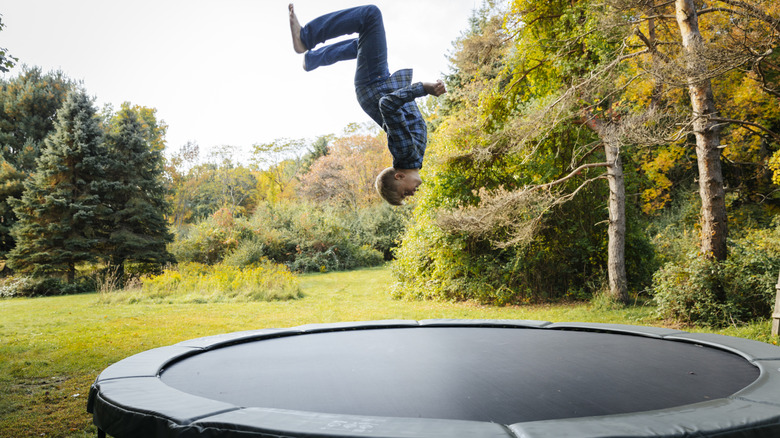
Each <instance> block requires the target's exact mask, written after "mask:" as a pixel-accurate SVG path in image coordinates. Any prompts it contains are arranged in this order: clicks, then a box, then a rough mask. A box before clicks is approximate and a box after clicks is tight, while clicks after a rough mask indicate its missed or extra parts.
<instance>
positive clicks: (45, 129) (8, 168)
mask: <svg viewBox="0 0 780 438" xmlns="http://www.w3.org/2000/svg"><path fill="white" fill-rule="evenodd" d="M73 87H74V83H73V81H71V80H70V79H68V78H67V77H65V75H64V74H63V73H62V72H49V73H45V74H44V73H43V72H42V71H41V69H40V68H39V67H32V68H27V67H24V68H23V70H22V72H21V73H20V74H19V76H17V77H15V78H12V79H10V80H8V81H4V80H0V155H1V156H0V158H2V159H1V160H0V161H2V164H1V165H0V257H2V258H5V256H6V254H7V252H8V251H9V250H11V249H12V248H13V247H14V239H13V237H12V236H11V234H10V231H9V230H10V228H11V227H12V226H13V225H14V223H16V215H15V214H14V212H13V209H12V208H11V206H10V205H9V204H8V199H9V198H20V197H21V196H22V193H23V191H24V185H23V182H24V180H26V179H27V178H28V177H29V175H30V174H31V173H32V172H34V171H35V165H36V160H37V158H38V156H39V155H40V151H41V149H42V148H43V141H44V138H46V136H47V135H49V134H50V133H51V132H53V131H54V119H55V116H56V114H57V110H58V109H59V108H60V107H61V106H62V104H63V102H64V101H65V98H66V97H67V94H68V92H69V90H71V89H72V88H73Z"/></svg>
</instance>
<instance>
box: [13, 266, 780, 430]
mask: <svg viewBox="0 0 780 438" xmlns="http://www.w3.org/2000/svg"><path fill="white" fill-rule="evenodd" d="M391 281H392V280H391V276H390V271H389V269H387V268H375V269H366V270H360V271H353V272H342V273H331V274H314V275H305V276H302V277H301V286H302V288H303V292H304V294H305V296H304V298H302V299H298V300H291V301H276V302H262V303H212V304H143V303H142V304H100V301H99V296H98V295H97V294H90V295H75V296H63V297H51V298H33V299H21V298H14V299H4V300H0V437H38V436H45V437H87V436H95V435H94V434H95V433H96V429H95V428H94V427H93V426H92V419H91V416H90V415H89V414H87V413H86V403H87V395H88V393H89V387H90V384H91V383H92V382H93V381H94V379H95V378H96V377H97V375H98V374H99V373H100V372H101V371H102V370H103V369H105V368H106V367H108V366H109V365H111V364H112V363H114V362H117V361H119V360H121V359H123V358H125V357H127V356H130V355H133V354H135V353H138V352H141V351H144V350H148V349H151V348H154V347H159V346H164V345H170V344H173V343H176V342H179V341H183V340H186V339H191V338H196V337H201V336H209V335H214V334H218V333H226V332H231V331H238V330H251V329H259V328H267V327H292V326H297V325H301V324H309V323H327V322H340V321H362V320H380V319H412V320H418V319H434V318H462V319H531V320H547V321H554V322H559V321H581V322H609V323H618V324H637V325H657V326H660V325H663V323H662V322H661V321H658V320H657V319H656V318H654V317H653V308H652V307H650V306H633V307H628V308H625V309H620V310H605V309H595V308H593V307H592V306H590V305H588V304H561V305H540V306H524V307H488V306H479V305H475V304H473V303H442V302H431V301H426V302H412V301H398V300H394V299H392V298H390V296H389V294H388V291H387V290H388V286H389V284H390V282H391ZM769 324H770V323H769V322H768V321H763V322H757V323H754V324H751V325H748V326H744V327H731V328H727V329H724V330H720V331H717V332H718V333H722V334H728V335H732V336H740V337H746V338H752V339H757V340H760V341H763V342H770V341H771V339H770V337H769ZM691 331H693V330H691Z"/></svg>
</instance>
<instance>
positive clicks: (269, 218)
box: [171, 204, 405, 272]
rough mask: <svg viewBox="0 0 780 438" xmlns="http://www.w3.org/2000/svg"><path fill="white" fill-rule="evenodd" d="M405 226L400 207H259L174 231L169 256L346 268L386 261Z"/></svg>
mask: <svg viewBox="0 0 780 438" xmlns="http://www.w3.org/2000/svg"><path fill="white" fill-rule="evenodd" d="M399 210H400V211H399ZM404 225H405V219H404V211H403V209H391V208H389V207H387V206H375V207H368V208H366V209H363V210H357V211H349V210H343V209H336V208H332V207H328V206H315V205H309V204H261V205H260V206H258V208H257V210H256V212H255V214H254V215H253V216H252V218H250V219H249V220H239V219H236V220H231V221H227V222H226V221H224V220H220V221H217V220H215V218H211V219H209V220H206V221H203V222H201V223H200V224H198V225H196V226H193V227H192V228H191V229H190V230H188V231H187V232H186V233H179V235H178V238H177V241H176V242H175V243H174V245H172V249H171V252H172V253H173V254H174V255H175V256H176V259H177V260H178V261H180V262H197V263H206V264H215V263H220V262H222V263H224V264H225V265H228V266H234V267H242V266H250V265H252V264H254V263H257V262H258V261H259V260H261V259H269V260H273V261H274V262H276V263H283V264H285V265H287V266H288V267H289V268H290V269H292V270H293V271H296V272H322V271H336V270H346V269H354V268H360V267H371V266H376V265H378V264H380V263H382V262H383V260H386V259H387V258H389V257H390V256H391V254H392V249H393V247H394V246H395V245H396V243H397V242H398V240H399V238H400V234H401V233H402V232H403V229H404Z"/></svg>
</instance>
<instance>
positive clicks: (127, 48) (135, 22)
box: [0, 0, 482, 156]
mask: <svg viewBox="0 0 780 438" xmlns="http://www.w3.org/2000/svg"><path fill="white" fill-rule="evenodd" d="M366 1H367V0H366ZM366 1H355V0H298V1H295V2H294V3H295V9H296V12H297V13H298V17H299V19H300V21H301V24H305V23H306V22H308V21H309V20H311V19H313V18H315V17H317V16H318V15H321V14H324V13H327V12H330V11H334V10H338V9H343V8H347V7H352V6H358V5H361V4H364V3H366ZM372 3H373V4H376V5H377V6H379V7H380V9H382V12H383V16H384V20H385V30H386V32H387V38H388V52H389V63H390V70H391V71H395V70H398V69H401V68H408V67H411V68H414V71H415V80H426V81H427V80H435V79H438V78H441V77H443V75H444V74H445V73H447V72H448V71H449V61H448V60H447V55H448V54H450V53H451V51H452V42H453V41H454V40H455V39H456V38H458V37H459V36H460V35H461V33H462V32H464V31H465V30H466V28H467V27H468V18H469V17H470V15H471V13H472V11H473V10H474V9H475V8H478V7H479V6H480V5H481V3H482V0H375V1H373V2H372ZM287 4H288V1H287V0H284V1H281V0H134V1H118V0H4V1H3V2H2V4H1V5H0V14H2V15H3V22H4V23H5V25H6V27H5V29H4V30H3V31H2V32H0V47H5V48H7V49H8V51H9V53H10V54H12V55H13V56H16V57H18V58H19V65H18V66H17V67H16V68H15V69H13V70H12V71H11V72H10V73H7V74H4V77H5V78H9V77H13V76H16V75H18V73H19V71H20V68H21V65H22V64H27V65H30V66H39V67H41V68H43V69H44V70H45V71H48V70H57V69H59V70H62V71H63V72H64V73H65V74H66V75H67V76H68V77H70V78H72V79H76V80H82V81H83V83H84V86H85V88H86V90H87V92H88V93H89V94H90V95H93V96H95V97H96V98H97V101H96V103H97V105H98V107H102V105H103V104H105V103H111V104H113V105H114V106H115V107H118V106H119V105H120V104H121V103H122V102H125V101H128V102H131V103H133V104H137V105H143V106H147V107H152V108H156V109H157V115H158V118H160V119H163V120H164V121H165V122H166V123H167V124H168V125H169V129H168V135H167V140H168V150H169V151H176V150H178V149H179V147H180V146H181V145H183V144H184V143H186V142H187V141H194V142H196V143H198V144H199V145H200V148H201V156H203V155H205V153H207V152H208V151H209V150H211V149H212V148H213V147H214V146H219V145H232V146H236V147H238V148H239V150H243V151H249V150H251V145H253V144H256V143H264V142H269V141H272V140H273V139H276V138H283V137H286V138H314V137H316V136H319V135H324V134H330V133H334V134H338V133H340V132H341V131H342V129H343V128H344V127H346V126H347V125H348V124H349V123H353V122H358V123H360V122H369V121H370V119H369V118H368V116H366V115H365V113H363V111H362V110H361V109H360V107H359V106H358V104H357V100H356V99H355V93H354V88H353V86H352V79H353V76H354V68H355V62H354V61H349V62H342V63H340V64H337V65H334V66H330V67H327V68H321V69H318V70H315V71H313V72H309V73H306V72H304V71H303V69H302V68H301V61H302V58H301V55H297V54H295V52H294V51H293V50H292V43H291V40H290V31H289V24H288V20H287Z"/></svg>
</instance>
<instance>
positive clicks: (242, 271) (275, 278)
mask: <svg viewBox="0 0 780 438" xmlns="http://www.w3.org/2000/svg"><path fill="white" fill-rule="evenodd" d="M112 286H115V284H113V283H112V282H111V281H110V278H107V281H105V282H103V283H101V292H100V295H99V296H100V300H99V302H100V303H102V304H111V303H129V304H132V303H137V302H147V301H148V302H152V303H158V304H159V303H168V304H173V303H201V304H202V303H222V302H250V301H273V300H288V299H295V298H300V297H301V296H302V292H301V287H300V285H299V283H298V279H297V277H296V276H295V275H294V274H293V273H291V272H290V270H289V269H287V268H286V267H285V266H283V265H279V264H275V263H271V262H268V261H267V260H263V261H262V262H261V263H257V264H255V265H253V266H250V267H236V266H229V265H225V264H217V265H213V266H209V265H204V264H201V263H180V264H178V265H177V266H176V267H170V268H168V269H165V270H164V271H163V273H162V274H160V275H156V276H151V277H146V278H142V279H141V284H140V286H137V287H130V288H127V289H125V290H121V291H118V290H115V288H114V290H111V288H112ZM105 289H107V290H110V291H107V290H105Z"/></svg>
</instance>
